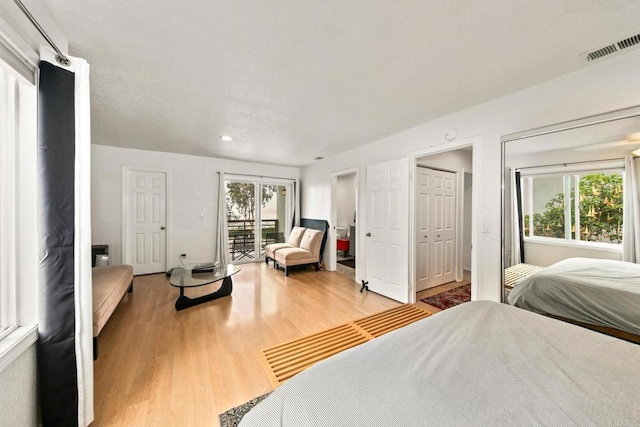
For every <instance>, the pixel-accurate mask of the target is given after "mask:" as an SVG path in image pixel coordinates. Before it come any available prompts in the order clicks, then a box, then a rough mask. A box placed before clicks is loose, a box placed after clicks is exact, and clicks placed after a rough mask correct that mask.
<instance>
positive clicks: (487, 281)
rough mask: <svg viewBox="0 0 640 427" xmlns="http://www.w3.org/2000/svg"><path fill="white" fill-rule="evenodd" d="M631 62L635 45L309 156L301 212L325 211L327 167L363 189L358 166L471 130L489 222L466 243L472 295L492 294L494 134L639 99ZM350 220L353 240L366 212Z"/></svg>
mask: <svg viewBox="0 0 640 427" xmlns="http://www.w3.org/2000/svg"><path fill="white" fill-rule="evenodd" d="M639 68H640V50H636V51H632V52H630V53H627V54H625V55H621V56H618V57H616V58H612V59H609V60H605V61H603V62H600V63H595V64H593V65H590V66H586V65H585V68H584V69H582V70H580V71H577V72H574V73H571V74H567V75H565V76H562V77H560V78H557V79H554V80H551V81H548V82H545V83H542V84H539V85H536V86H533V87H531V88H528V89H525V90H523V91H520V92H516V93H513V94H511V95H507V96H505V97H502V98H498V99H495V100H493V101H490V102H487V103H484V104H481V105H478V106H475V107H472V108H469V109H466V110H463V111H460V112H457V113H454V114H451V115H449V116H446V117H443V118H440V119H438V120H434V121H431V122H429V123H425V124H423V125H420V126H416V127H414V128H411V129H408V130H405V131H403V132H400V133H397V134H394V135H390V136H388V137H385V138H382V139H379V140H377V141H373V142H371V143H369V144H367V145H365V146H362V147H358V148H356V149H354V150H350V151H348V152H346V153H341V154H340V155H339V156H334V157H330V158H327V159H325V160H322V161H319V162H315V163H313V164H312V165H309V166H307V167H305V168H303V169H302V194H303V199H302V214H303V216H305V217H309V218H324V219H328V218H330V211H329V209H330V208H329V207H330V174H331V173H332V172H337V171H340V170H345V169H349V168H354V167H360V168H362V169H361V172H362V173H360V175H359V176H360V182H359V184H358V185H359V191H360V194H363V195H364V194H366V193H365V182H366V173H365V170H366V169H365V168H366V166H368V165H372V164H375V163H379V162H384V161H388V160H393V159H399V158H403V157H406V156H407V155H409V154H410V153H414V152H417V151H420V150H424V149H426V148H429V147H431V146H436V145H443V146H446V145H445V144H447V141H446V140H445V139H444V135H445V134H446V133H447V131H448V130H449V129H451V128H455V129H457V130H458V139H465V138H470V137H474V136H478V137H479V139H480V143H479V147H478V149H477V150H475V151H474V153H473V154H474V156H477V157H478V159H477V160H478V162H477V165H478V168H477V169H476V170H474V180H475V182H474V184H475V185H477V194H478V199H479V202H478V212H475V213H474V220H475V221H477V222H478V224H479V223H489V224H490V227H491V232H489V233H479V234H478V239H477V242H476V243H475V246H474V252H475V253H477V254H478V256H479V262H478V279H479V283H478V295H476V296H475V297H476V298H478V299H488V300H495V301H499V300H500V278H501V274H500V268H501V262H500V252H501V244H500V218H501V200H500V198H501V173H500V163H501V143H500V138H501V136H502V135H506V134H510V133H514V132H519V131H522V130H526V129H532V128H536V127H540V126H545V125H549V124H554V123H558V122H562V121H567V120H572V119H576V118H579V117H584V116H590V115H594V114H599V113H602V112H606V111H612V110H617V109H620V108H624V107H629V106H632V105H636V104H638V103H639V100H640V73H638V69H639ZM452 90H454V89H453V88H452ZM425 102H428V101H425ZM389 108H393V106H389ZM406 211H407V212H408V207H407V208H406ZM359 212H366V197H361V198H360V206H359ZM358 221H359V222H358V234H359V238H360V239H359V240H360V241H362V242H364V241H365V240H364V233H366V232H367V227H366V216H365V215H359V217H358ZM360 254H361V257H362V263H361V265H366V260H365V259H364V258H365V256H366V251H360ZM327 256H328V257H332V256H334V254H331V253H329V254H327ZM364 270H365V269H364V268H363V269H362V271H363V272H364ZM357 279H358V280H359V278H357Z"/></svg>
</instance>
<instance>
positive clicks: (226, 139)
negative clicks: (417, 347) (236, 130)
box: [220, 135, 233, 142]
mask: <svg viewBox="0 0 640 427" xmlns="http://www.w3.org/2000/svg"><path fill="white" fill-rule="evenodd" d="M220 139H221V140H223V141H227V142H229V141H233V138H231V137H230V136H229V135H222V136H221V137H220Z"/></svg>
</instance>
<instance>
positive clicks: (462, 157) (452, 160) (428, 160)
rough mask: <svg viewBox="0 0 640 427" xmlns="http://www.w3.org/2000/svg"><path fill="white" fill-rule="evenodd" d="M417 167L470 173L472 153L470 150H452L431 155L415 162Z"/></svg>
mask: <svg viewBox="0 0 640 427" xmlns="http://www.w3.org/2000/svg"><path fill="white" fill-rule="evenodd" d="M417 164H418V166H425V167H428V168H435V169H442V170H445V171H449V172H462V171H463V170H464V171H466V172H471V171H472V168H473V152H472V151H470V150H463V149H459V150H453V151H447V152H445V153H437V154H431V155H429V156H425V157H422V158H420V159H418V161H417Z"/></svg>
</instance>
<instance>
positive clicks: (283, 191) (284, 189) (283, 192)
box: [280, 188, 287, 197]
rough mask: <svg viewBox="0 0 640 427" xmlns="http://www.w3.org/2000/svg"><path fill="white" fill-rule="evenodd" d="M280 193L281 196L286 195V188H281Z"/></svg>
mask: <svg viewBox="0 0 640 427" xmlns="http://www.w3.org/2000/svg"><path fill="white" fill-rule="evenodd" d="M280 194H282V197H284V196H286V195H287V189H286V188H283V189H282V191H281V192H280Z"/></svg>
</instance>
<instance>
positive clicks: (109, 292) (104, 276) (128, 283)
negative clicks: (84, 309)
mask: <svg viewBox="0 0 640 427" xmlns="http://www.w3.org/2000/svg"><path fill="white" fill-rule="evenodd" d="M92 281H93V359H94V360H95V359H97V358H98V335H99V334H100V331H101V330H102V328H103V327H104V325H105V324H106V323H107V320H109V318H110V317H111V315H112V314H113V312H114V310H115V309H116V307H117V306H118V303H119V302H120V301H121V300H122V298H123V297H124V295H125V294H126V293H127V290H128V291H129V292H133V267H132V266H130V265H110V266H107V267H94V268H93V269H92Z"/></svg>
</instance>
